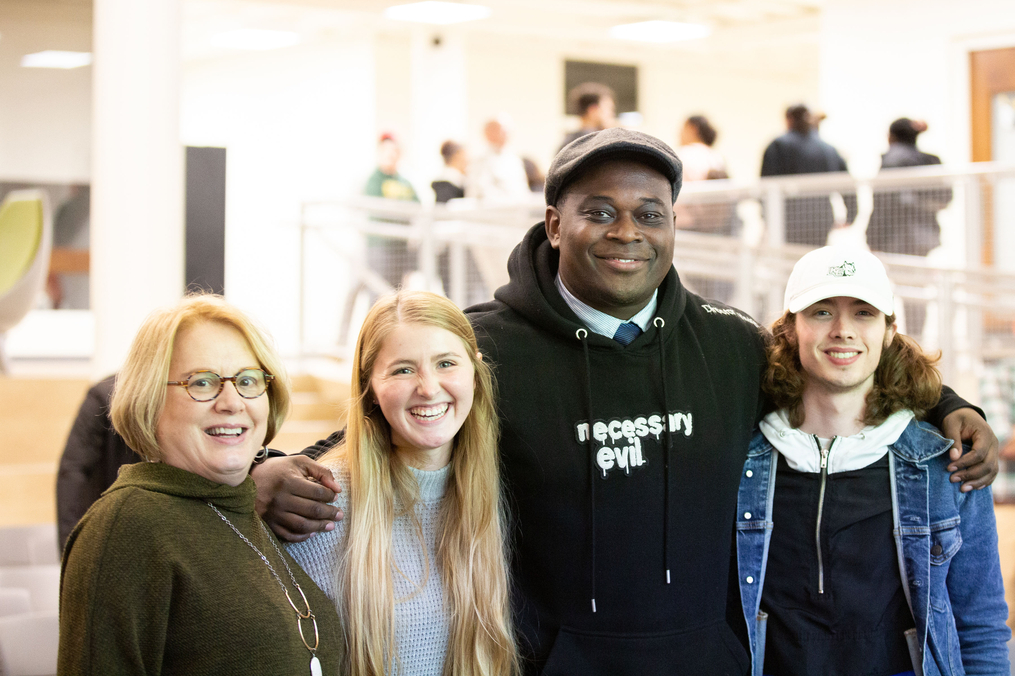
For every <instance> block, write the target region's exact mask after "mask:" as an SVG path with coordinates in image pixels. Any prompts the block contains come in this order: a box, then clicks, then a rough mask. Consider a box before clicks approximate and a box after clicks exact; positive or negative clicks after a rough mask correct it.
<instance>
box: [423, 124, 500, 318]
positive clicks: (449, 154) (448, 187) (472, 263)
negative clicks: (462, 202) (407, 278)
mask: <svg viewBox="0 0 1015 676" xmlns="http://www.w3.org/2000/svg"><path fill="white" fill-rule="evenodd" d="M441 157H442V158H443V159H444V168H443V169H442V170H441V173H440V174H439V175H438V177H437V180H435V181H434V182H433V183H431V184H430V187H431V188H433V192H434V197H435V198H436V200H437V203H438V204H445V203H447V202H448V201H449V200H453V199H459V198H462V197H465V180H466V172H467V170H468V166H469V155H468V153H467V152H466V150H465V146H463V145H461V144H458V143H456V142H454V141H445V142H444V143H442V144H441ZM441 246H442V249H443V251H441V252H440V253H439V254H438V255H437V271H438V273H439V274H440V276H441V284H442V285H443V287H444V292H445V293H448V292H449V291H450V289H451V255H450V251H449V249H448V248H447V247H446V246H444V245H443V243H442V245H441ZM464 274H465V287H466V294H467V298H468V303H470V304H471V303H474V302H480V301H482V300H485V299H486V297H487V294H486V285H485V284H484V283H483V277H482V275H481V274H480V272H479V268H478V267H477V266H476V260H475V257H474V255H473V251H472V248H471V247H470V248H467V249H466V251H465V270H464Z"/></svg>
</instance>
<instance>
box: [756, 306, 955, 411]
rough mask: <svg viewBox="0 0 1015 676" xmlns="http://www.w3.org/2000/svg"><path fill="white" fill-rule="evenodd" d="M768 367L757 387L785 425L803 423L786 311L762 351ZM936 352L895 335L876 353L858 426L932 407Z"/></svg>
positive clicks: (796, 353)
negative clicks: (786, 413) (779, 412)
mask: <svg viewBox="0 0 1015 676" xmlns="http://www.w3.org/2000/svg"><path fill="white" fill-rule="evenodd" d="M894 323H895V315H891V316H890V317H889V316H886V317H885V325H886V326H891V325H892V324H894ZM766 354H767V357H768V367H767V368H766V369H765V376H764V378H763V380H762V383H761V387H762V389H763V390H764V392H765V396H767V397H768V400H769V402H770V403H771V404H772V405H773V406H774V407H775V408H777V409H783V408H784V409H786V410H787V411H789V424H790V425H792V426H793V427H800V425H802V424H803V422H804V407H803V395H804V385H805V383H806V381H805V379H804V370H803V367H802V366H801V365H800V348H799V345H798V343H797V336H796V314H795V313H793V312H786V313H785V314H783V316H782V317H780V318H779V319H777V320H775V322H774V323H773V324H772V333H771V335H770V336H769V339H768V345H767V346H766ZM940 358H941V353H940V352H939V353H938V354H936V355H928V354H926V353H924V351H923V349H922V348H921V347H920V345H919V343H917V342H916V341H915V340H913V339H912V338H910V337H909V336H904V335H902V334H901V333H897V334H895V338H894V339H893V340H892V342H891V344H890V345H889V346H888V347H886V348H885V349H884V350H882V351H881V360H880V361H879V362H878V367H877V369H876V370H875V371H874V387H872V388H871V391H870V392H868V393H867V402H866V406H865V407H864V415H863V420H862V421H861V422H863V424H864V425H880V424H881V423H883V422H884V421H885V420H887V419H888V416H890V415H892V414H893V413H895V412H896V411H901V410H903V409H909V410H911V411H913V413H914V414H916V417H917V418H921V417H923V415H924V414H925V413H926V412H927V411H928V410H929V409H931V408H933V407H934V405H935V404H937V401H938V399H939V398H940V397H941V373H940V372H939V371H938V370H937V367H936V366H935V364H936V363H937V362H938V360H939V359H940Z"/></svg>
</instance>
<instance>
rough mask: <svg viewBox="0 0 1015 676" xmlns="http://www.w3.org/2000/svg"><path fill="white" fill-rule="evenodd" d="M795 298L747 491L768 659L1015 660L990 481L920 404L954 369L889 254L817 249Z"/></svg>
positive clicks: (794, 286) (789, 293)
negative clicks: (956, 450) (955, 465)
mask: <svg viewBox="0 0 1015 676" xmlns="http://www.w3.org/2000/svg"><path fill="white" fill-rule="evenodd" d="M785 310H786V312H785V314H784V315H783V316H782V317H781V318H780V319H778V320H777V321H776V322H775V323H774V324H773V325H772V333H773V337H772V340H771V343H770V345H769V347H768V350H767V352H768V368H767V371H766V373H765V377H764V380H763V384H762V387H763V389H764V391H765V393H766V395H767V396H768V397H769V398H770V400H771V401H772V402H773V403H774V404H775V405H776V406H778V407H779V408H778V410H776V411H775V412H773V413H770V414H769V415H767V416H766V417H765V418H764V419H763V420H762V422H761V425H760V432H759V433H758V434H756V435H755V437H754V439H753V440H752V442H751V446H750V449H749V451H748V457H747V462H746V464H745V467H744V472H743V474H742V475H741V482H740V494H739V498H738V504H737V507H738V509H737V555H738V557H737V558H738V560H737V563H738V570H739V575H740V590H741V599H742V603H743V608H744V615H745V618H746V619H747V624H748V628H749V634H750V639H751V649H752V653H753V658H754V659H753V661H754V671H753V673H754V674H758V675H760V674H779V676H793V675H794V674H871V675H872V676H893V675H899V676H902V675H903V674H918V675H920V676H922V675H923V674H927V675H930V674H961V673H991V674H1001V673H1004V674H1008V673H1009V671H1010V667H1009V660H1008V648H1007V645H1006V644H1007V641H1008V639H1009V637H1010V635H1011V632H1010V631H1009V630H1008V628H1007V627H1006V626H1005V620H1006V619H1007V617H1008V612H1007V606H1006V605H1005V601H1004V588H1003V585H1002V578H1001V570H1000V564H999V562H998V553H997V531H996V529H995V524H994V512H993V503H992V500H991V494H990V491H989V490H985V491H973V492H971V493H962V492H960V491H959V489H958V487H957V486H956V485H955V484H952V483H949V482H948V476H947V472H946V471H944V469H945V467H946V465H948V463H949V458H948V455H947V453H946V451H947V450H948V448H949V446H950V445H951V443H950V441H949V440H948V439H945V438H943V437H942V436H941V435H940V433H939V432H938V430H937V429H935V428H933V427H931V426H930V425H928V424H926V423H918V422H917V421H916V418H917V417H919V416H921V415H922V414H923V413H924V412H925V411H926V410H927V409H929V408H930V407H932V406H933V405H934V404H935V403H936V402H937V400H938V396H939V393H940V388H941V376H940V374H939V373H938V371H937V369H936V368H935V367H934V362H935V361H936V359H934V358H931V357H928V356H927V355H925V354H924V353H923V352H922V351H921V349H920V346H919V345H918V344H917V343H916V342H915V341H913V340H912V339H910V338H908V337H906V336H904V335H902V334H899V333H898V332H897V330H896V326H895V315H894V311H895V301H894V297H893V294H892V289H891V284H890V282H889V281H888V276H887V274H886V273H885V269H884V266H883V265H882V264H881V262H880V261H879V260H878V259H877V258H876V257H874V256H873V255H872V254H870V253H869V252H866V251H860V250H853V249H843V248H838V247H825V248H822V249H817V250H815V251H812V252H810V253H808V254H807V255H805V256H804V257H803V258H801V259H800V260H799V261H798V262H797V264H796V266H795V267H794V269H793V273H792V275H791V276H790V279H789V284H788V285H787V287H786V298H785ZM777 475H778V481H776V476H777Z"/></svg>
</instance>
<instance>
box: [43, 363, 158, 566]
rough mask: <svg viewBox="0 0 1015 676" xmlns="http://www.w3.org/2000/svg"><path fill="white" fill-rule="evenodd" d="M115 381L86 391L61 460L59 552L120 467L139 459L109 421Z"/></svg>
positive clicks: (57, 481)
mask: <svg viewBox="0 0 1015 676" xmlns="http://www.w3.org/2000/svg"><path fill="white" fill-rule="evenodd" d="M114 379H115V377H114V376H109V377H108V378H106V379H105V380H103V381H101V382H99V383H96V384H95V385H94V386H93V387H92V388H91V389H90V390H88V394H87V395H86V396H85V400H84V402H83V403H82V404H81V408H80V409H78V415H77V418H76V419H75V420H74V425H73V426H72V427H71V431H70V435H69V436H68V437H67V445H66V446H65V447H64V450H63V455H62V456H61V457H60V467H59V470H58V471H57V477H56V513H57V530H58V533H59V538H60V540H59V542H60V548H61V549H62V548H63V545H64V543H65V542H67V537H68V536H69V535H70V532H71V531H72V530H74V526H76V525H77V522H78V521H79V520H80V519H81V517H82V516H84V514H85V512H87V511H88V508H89V507H91V506H92V503H93V502H95V501H96V500H98V499H99V496H100V495H102V492H103V491H105V490H106V489H107V488H109V487H110V486H111V485H112V484H113V482H114V481H116V475H117V472H118V471H119V469H120V466H121V465H124V464H127V463H132V462H137V461H138V460H140V457H138V456H137V455H135V454H134V452H133V451H131V450H130V448H129V447H128V446H127V443H126V442H125V441H124V440H123V438H122V437H121V436H120V435H119V434H117V433H116V430H114V429H113V424H112V423H111V422H110V420H109V399H110V397H111V396H112V394H113V382H114Z"/></svg>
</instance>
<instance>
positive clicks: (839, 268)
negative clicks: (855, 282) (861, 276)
mask: <svg viewBox="0 0 1015 676" xmlns="http://www.w3.org/2000/svg"><path fill="white" fill-rule="evenodd" d="M828 274H830V275H832V276H833V277H852V276H853V275H855V274H856V265H854V264H853V263H850V262H848V261H842V265H836V266H835V267H834V268H828Z"/></svg>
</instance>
